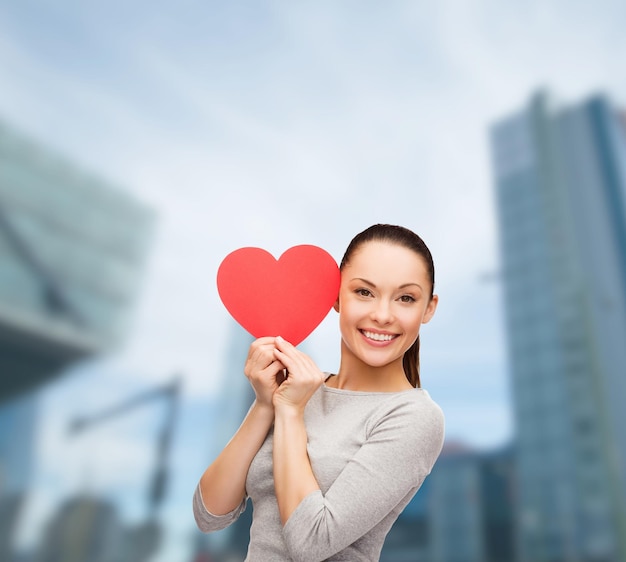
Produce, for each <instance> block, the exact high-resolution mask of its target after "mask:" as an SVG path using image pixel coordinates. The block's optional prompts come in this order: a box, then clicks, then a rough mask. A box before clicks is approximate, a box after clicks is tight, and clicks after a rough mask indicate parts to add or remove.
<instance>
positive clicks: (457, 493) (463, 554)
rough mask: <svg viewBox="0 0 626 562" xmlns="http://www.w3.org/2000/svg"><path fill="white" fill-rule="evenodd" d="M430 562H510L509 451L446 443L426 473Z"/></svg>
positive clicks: (512, 475)
mask: <svg viewBox="0 0 626 562" xmlns="http://www.w3.org/2000/svg"><path fill="white" fill-rule="evenodd" d="M428 479H429V482H430V501H429V506H430V507H429V519H430V521H429V527H430V533H429V535H430V537H429V542H430V554H429V560H430V562H514V561H515V547H514V536H513V534H514V532H513V528H514V525H513V517H514V515H513V514H514V510H515V497H514V492H513V489H514V481H515V466H514V457H513V450H512V448H510V447H506V448H503V449H500V450H495V451H489V452H479V451H476V450H473V449H470V448H467V447H464V446H461V445H458V444H454V443H452V444H446V445H445V446H444V449H443V451H442V453H441V455H440V457H439V460H438V461H437V464H436V465H435V467H434V469H433V471H432V473H431V475H430V476H429V477H428Z"/></svg>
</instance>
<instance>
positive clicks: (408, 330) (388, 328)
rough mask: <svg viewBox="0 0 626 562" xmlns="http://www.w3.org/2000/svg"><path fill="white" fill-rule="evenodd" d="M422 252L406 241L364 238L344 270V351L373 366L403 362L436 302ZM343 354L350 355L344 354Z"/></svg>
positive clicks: (340, 307)
mask: <svg viewBox="0 0 626 562" xmlns="http://www.w3.org/2000/svg"><path fill="white" fill-rule="evenodd" d="M430 293H431V282H430V278H429V275H428V272H427V269H426V264H425V263H424V260H423V258H422V257H421V256H420V255H419V254H417V253H415V252H414V251H413V250H410V249H408V248H406V247H404V246H400V245H397V244H391V243H389V242H381V241H372V242H366V243H364V244H362V245H361V246H360V247H359V248H358V249H357V250H356V251H355V252H354V253H353V254H352V256H351V258H350V261H349V262H348V263H347V264H346V265H345V266H344V268H343V270H342V272H341V286H340V290H339V299H338V302H337V305H336V306H335V309H336V310H337V311H338V312H339V326H340V330H341V336H342V340H343V345H342V353H343V354H344V355H345V354H348V355H350V356H352V358H353V359H356V360H357V361H360V362H362V363H365V364H366V365H368V366H370V367H384V366H387V365H389V364H391V363H395V362H398V361H399V362H400V365H401V362H402V357H403V355H404V353H405V352H406V351H407V349H409V347H411V345H412V344H413V343H414V342H415V340H416V339H417V336H418V335H419V329H420V326H421V325H422V324H425V323H426V322H428V321H429V320H430V319H431V318H432V316H433V314H434V312H435V308H436V307H437V297H436V296H434V297H433V298H432V299H431V296H430ZM344 359H348V358H347V357H345V358H344Z"/></svg>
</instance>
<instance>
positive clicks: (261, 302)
mask: <svg viewBox="0 0 626 562" xmlns="http://www.w3.org/2000/svg"><path fill="white" fill-rule="evenodd" d="M217 290H218V292H219V295H220V298H221V299H222V302H223V303H224V306H225V307H226V309H227V310H228V312H230V314H231V315H232V317H233V318H234V319H235V320H236V321H237V322H239V324H241V325H242V326H243V327H244V328H245V329H246V330H247V331H248V332H250V333H251V334H252V335H253V336H254V337H256V338H259V337H262V336H282V337H283V338H285V339H286V340H287V341H288V342H291V343H292V344H293V345H298V344H299V343H300V342H302V341H303V340H304V339H305V338H306V337H307V336H308V335H309V334H310V333H311V332H312V331H313V330H314V329H315V328H316V327H317V326H318V325H319V324H320V322H321V321H322V320H323V319H324V318H325V316H326V315H327V314H328V311H329V310H330V309H331V307H332V306H333V304H334V303H335V301H336V300H337V295H338V294H339V267H338V266H337V263H336V262H335V260H334V259H333V257H332V256H331V255H330V254H329V253H328V252H326V251H325V250H323V249H322V248H318V247H317V246H310V245H301V246H293V247H292V248H289V249H288V250H287V251H286V252H285V253H284V254H283V255H282V256H280V258H279V259H278V260H276V259H275V258H274V256H272V254H270V253H269V252H267V251H265V250H262V249H261V248H240V249H239V250H235V251H234V252H231V253H230V254H228V255H227V256H226V257H225V258H224V260H223V261H222V263H221V264H220V266H219V269H218V271H217Z"/></svg>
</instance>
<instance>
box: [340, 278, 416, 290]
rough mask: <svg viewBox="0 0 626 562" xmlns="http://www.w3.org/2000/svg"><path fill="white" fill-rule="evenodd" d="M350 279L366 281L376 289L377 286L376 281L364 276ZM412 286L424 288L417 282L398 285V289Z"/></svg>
mask: <svg viewBox="0 0 626 562" xmlns="http://www.w3.org/2000/svg"><path fill="white" fill-rule="evenodd" d="M350 281H360V282H361V283H365V284H366V285H369V286H370V287H372V288H374V289H376V288H377V287H376V284H375V283H372V282H371V281H368V280H367V279H363V277H354V278H352V279H350ZM412 286H415V287H417V288H418V289H420V291H423V290H424V289H423V288H422V286H421V285H420V284H419V283H415V282H409V283H403V284H402V285H400V286H399V287H398V289H406V288H407V287H412Z"/></svg>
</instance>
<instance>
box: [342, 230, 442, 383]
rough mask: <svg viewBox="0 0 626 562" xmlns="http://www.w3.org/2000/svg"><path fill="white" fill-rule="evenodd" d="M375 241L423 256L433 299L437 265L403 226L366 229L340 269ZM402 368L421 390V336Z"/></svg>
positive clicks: (414, 235)
mask: <svg viewBox="0 0 626 562" xmlns="http://www.w3.org/2000/svg"><path fill="white" fill-rule="evenodd" d="M373 241H377V242H389V243H391V244H396V245H398V246H404V247H405V248H408V249H409V250H413V251H414V252H415V253H416V254H417V255H419V256H421V257H422V259H423V260H424V263H425V265H426V270H427V271H428V276H429V277H430V282H431V285H430V287H431V289H430V298H431V299H432V297H433V294H434V290H435V264H434V263H433V257H432V255H431V254H430V250H429V249H428V247H427V246H426V244H425V243H424V241H423V240H422V239H421V238H420V237H419V236H418V235H417V234H415V232H413V231H412V230H409V229H408V228H405V227H403V226H397V225H393V224H374V225H372V226H370V227H369V228H366V229H365V230H364V231H363V232H360V233H359V234H357V235H356V236H355V237H354V238H353V239H352V240H351V241H350V244H348V247H347V248H346V252H345V254H344V255H343V258H342V259H341V264H340V265H339V268H340V269H341V270H343V268H344V267H345V266H346V265H347V264H348V262H349V261H350V258H351V257H352V255H353V254H354V252H355V251H356V250H358V248H359V247H360V246H361V245H362V244H365V243H366V242H373ZM402 367H403V368H404V374H405V375H406V378H407V379H408V380H409V382H410V383H411V385H413V386H414V387H415V388H420V338H419V336H417V339H416V340H415V343H414V344H413V345H412V346H411V347H410V348H409V349H407V351H406V352H405V354H404V357H403V358H402Z"/></svg>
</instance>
